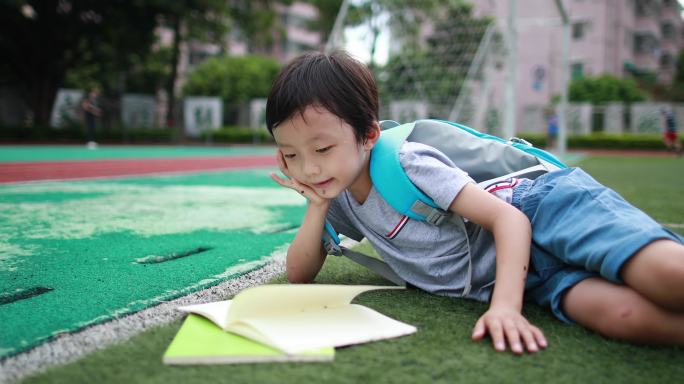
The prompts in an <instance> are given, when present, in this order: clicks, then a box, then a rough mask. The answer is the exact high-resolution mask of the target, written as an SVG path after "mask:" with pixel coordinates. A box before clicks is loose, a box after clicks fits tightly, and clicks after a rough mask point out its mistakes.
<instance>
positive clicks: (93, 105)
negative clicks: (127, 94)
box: [81, 87, 102, 149]
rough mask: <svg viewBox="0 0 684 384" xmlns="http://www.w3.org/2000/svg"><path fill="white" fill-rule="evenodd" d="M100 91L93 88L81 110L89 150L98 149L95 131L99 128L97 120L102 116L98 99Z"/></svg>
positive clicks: (82, 103)
mask: <svg viewBox="0 0 684 384" xmlns="http://www.w3.org/2000/svg"><path fill="white" fill-rule="evenodd" d="M99 95H100V90H99V89H98V88H97V87H93V88H91V90H90V92H88V96H86V97H84V98H83V100H82V101H81V108H82V109H83V115H84V116H83V117H84V119H85V126H86V135H87V137H88V143H87V144H86V146H87V147H88V149H96V148H97V142H96V141H95V129H96V127H97V119H98V118H99V117H100V116H101V115H102V109H101V108H100V106H99V100H98V97H99Z"/></svg>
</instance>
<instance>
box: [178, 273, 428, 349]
mask: <svg viewBox="0 0 684 384" xmlns="http://www.w3.org/2000/svg"><path fill="white" fill-rule="evenodd" d="M376 289H404V288H403V287H380V286H358V285H356V286H355V285H320V284H306V285H300V284H297V285H281V284H278V285H262V286H257V287H253V288H248V289H246V290H244V291H242V292H241V293H240V294H238V295H237V296H235V297H234V298H233V300H227V301H218V302H214V303H208V304H198V305H191V306H186V307H180V308H179V310H181V311H184V312H189V313H195V314H198V315H201V316H203V317H205V318H207V319H209V320H211V321H212V322H213V323H214V324H216V326H218V327H220V328H221V329H223V330H224V331H228V332H230V333H233V334H235V335H240V336H243V337H245V338H247V339H250V340H252V341H256V342H258V343H261V344H264V345H266V346H269V347H272V348H274V349H276V350H278V351H280V352H282V353H284V354H286V355H291V356H292V355H297V354H301V353H304V352H306V353H312V351H318V352H320V348H325V347H340V346H345V345H352V344H360V343H365V342H369V341H375V340H382V339H388V338H393V337H399V336H404V335H409V334H412V333H414V332H416V328H415V327H414V326H411V325H408V324H405V323H402V322H400V321H397V320H394V319H392V318H389V317H387V316H385V315H383V314H381V313H379V312H377V311H375V310H372V309H370V308H367V307H364V306H362V305H358V304H351V301H352V299H353V298H354V297H356V296H357V295H359V294H360V293H363V292H366V291H370V290H376ZM179 334H180V332H179Z"/></svg>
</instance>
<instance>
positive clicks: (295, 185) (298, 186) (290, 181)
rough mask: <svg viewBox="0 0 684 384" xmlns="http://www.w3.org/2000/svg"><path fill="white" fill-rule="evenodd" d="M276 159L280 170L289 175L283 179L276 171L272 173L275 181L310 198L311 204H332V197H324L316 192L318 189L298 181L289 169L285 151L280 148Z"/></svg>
mask: <svg viewBox="0 0 684 384" xmlns="http://www.w3.org/2000/svg"><path fill="white" fill-rule="evenodd" d="M276 159H277V160H278V168H280V171H281V172H282V173H283V174H284V175H285V176H287V179H283V178H281V177H279V176H278V175H276V174H275V173H271V179H273V181H275V182H276V183H278V184H280V185H281V186H283V187H285V188H290V189H292V190H294V191H296V192H297V193H299V194H300V195H302V196H304V197H305V198H306V199H307V200H309V204H314V205H321V206H323V205H328V204H330V202H331V199H328V198H325V197H322V196H321V195H319V194H318V193H316V191H314V190H313V189H312V188H311V187H309V186H308V185H306V184H303V183H301V182H299V181H297V180H296V179H295V178H294V177H292V175H291V174H290V172H289V171H288V169H287V164H286V163H285V158H284V157H283V153H282V152H281V151H280V150H278V152H277V153H276Z"/></svg>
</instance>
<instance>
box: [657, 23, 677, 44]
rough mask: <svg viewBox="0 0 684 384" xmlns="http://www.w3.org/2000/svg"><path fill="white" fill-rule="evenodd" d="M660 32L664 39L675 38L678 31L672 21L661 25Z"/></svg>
mask: <svg viewBox="0 0 684 384" xmlns="http://www.w3.org/2000/svg"><path fill="white" fill-rule="evenodd" d="M660 33H661V34H662V35H663V39H665V40H673V39H674V38H675V35H676V34H677V31H676V30H675V27H674V25H672V23H670V22H665V23H663V24H661V25H660Z"/></svg>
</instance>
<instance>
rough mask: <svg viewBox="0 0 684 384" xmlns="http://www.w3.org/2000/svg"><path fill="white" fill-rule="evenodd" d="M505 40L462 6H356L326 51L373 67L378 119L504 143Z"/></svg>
mask: <svg viewBox="0 0 684 384" xmlns="http://www.w3.org/2000/svg"><path fill="white" fill-rule="evenodd" d="M345 7H347V8H346V9H345ZM502 36H503V35H502V33H501V32H500V31H499V29H498V27H497V25H496V23H495V22H494V20H493V18H491V17H476V16H475V15H474V12H473V8H472V6H471V5H470V4H468V3H467V2H466V1H462V0H449V1H444V0H442V1H439V0H422V1H418V0H357V1H350V2H349V3H348V4H345V5H344V6H343V9H342V10H341V12H340V14H339V15H338V20H337V22H336V26H335V29H334V30H333V32H332V35H331V39H330V41H329V44H328V46H327V47H326V49H327V50H328V51H330V50H334V49H346V50H347V51H349V52H350V53H351V54H352V55H354V56H356V57H357V58H359V59H361V60H363V61H365V62H366V63H368V65H369V67H370V68H371V69H372V71H373V72H374V75H375V78H376V80H377V82H378V87H379V92H380V101H381V110H380V114H381V116H380V117H381V119H392V120H396V121H400V122H407V121H412V120H416V119H420V118H437V119H446V120H451V121H457V122H460V123H462V124H465V125H468V126H472V127H475V128H477V129H478V130H480V131H486V132H490V133H493V134H499V135H500V134H501V133H502V132H501V126H502V113H503V109H502V103H503V95H500V94H496V93H495V92H493V90H494V87H493V85H494V84H496V83H497V82H502V81H503V79H504V78H505V68H504V65H505V55H506V48H505V44H504V43H505V42H504V40H503V38H502Z"/></svg>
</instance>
